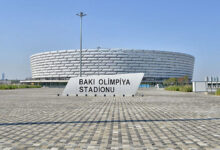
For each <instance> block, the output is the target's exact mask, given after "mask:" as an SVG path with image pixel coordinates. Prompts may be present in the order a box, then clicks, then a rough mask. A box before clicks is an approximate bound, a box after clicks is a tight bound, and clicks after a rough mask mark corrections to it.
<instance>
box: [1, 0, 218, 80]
mask: <svg viewBox="0 0 220 150" xmlns="http://www.w3.org/2000/svg"><path fill="white" fill-rule="evenodd" d="M219 8H220V1H219V0H0V73H2V72H5V74H6V77H7V78H8V79H24V78H26V77H31V71H30V60H29V58H30V55H32V54H35V53H38V52H44V51H50V50H61V49H77V48H79V29H80V28H79V23H80V22H79V17H78V16H76V15H75V14H76V13H78V12H80V11H83V12H85V13H87V16H86V17H84V18H83V48H96V47H97V46H101V47H103V48H132V49H151V50H165V51H176V52H183V53H188V54H191V55H193V56H195V58H196V61H195V69H194V80H203V79H204V77H205V76H210V75H214V76H220V9H219Z"/></svg>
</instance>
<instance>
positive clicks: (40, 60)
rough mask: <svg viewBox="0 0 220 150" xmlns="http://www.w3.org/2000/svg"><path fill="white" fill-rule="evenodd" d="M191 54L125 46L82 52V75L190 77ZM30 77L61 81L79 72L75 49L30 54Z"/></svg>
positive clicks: (156, 79) (150, 78)
mask: <svg viewBox="0 0 220 150" xmlns="http://www.w3.org/2000/svg"><path fill="white" fill-rule="evenodd" d="M193 68H194V57H193V56H191V55H188V54H183V53H177V52H168V51H155V50H129V49H100V50H97V49H86V50H83V51H82V75H84V76H87V75H98V74H100V75H111V74H123V73H139V72H143V73H144V74H145V75H144V79H143V80H145V81H149V82H161V81H163V80H164V79H167V78H171V77H183V76H185V75H187V76H188V77H189V79H192V75H193ZM31 69H32V78H34V79H46V80H47V79H48V80H63V79H68V78H70V77H75V76H78V75H79V50H61V51H51V52H44V53H38V54H35V55H32V56H31Z"/></svg>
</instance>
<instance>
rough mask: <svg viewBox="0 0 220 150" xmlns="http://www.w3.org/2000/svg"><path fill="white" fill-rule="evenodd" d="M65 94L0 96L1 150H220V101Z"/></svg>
mask: <svg viewBox="0 0 220 150" xmlns="http://www.w3.org/2000/svg"><path fill="white" fill-rule="evenodd" d="M61 91H62V89H59V88H41V89H18V90H10V91H9V90H5V91H0V150H2V149H3V150H4V149H5V150H10V149H30V150H31V149H39V150H44V149H45V150H47V149H51V150H58V149H74V150H78V149H91V150H93V149H100V150H104V149H123V150H127V149H158V150H160V149H167V150H172V149H186V150H196V149H198V150H200V149H219V150H220V97H217V96H212V95H204V94H196V93H182V92H168V91H163V90H156V89H148V90H147V89H145V90H143V89H141V90H139V91H138V94H137V96H135V97H70V96H69V97H67V96H66V97H63V96H57V93H61ZM142 94H144V96H143V97H142V96H141V95H142Z"/></svg>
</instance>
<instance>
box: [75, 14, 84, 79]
mask: <svg viewBox="0 0 220 150" xmlns="http://www.w3.org/2000/svg"><path fill="white" fill-rule="evenodd" d="M76 15H77V16H80V56H79V57H80V62H79V65H80V66H79V76H80V77H81V76H82V17H83V16H86V14H83V12H80V13H79V14H76Z"/></svg>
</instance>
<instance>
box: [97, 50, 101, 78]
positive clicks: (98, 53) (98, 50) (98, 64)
mask: <svg viewBox="0 0 220 150" xmlns="http://www.w3.org/2000/svg"><path fill="white" fill-rule="evenodd" d="M100 48H101V47H100V46H98V47H97V50H98V75H99V49H100Z"/></svg>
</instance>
